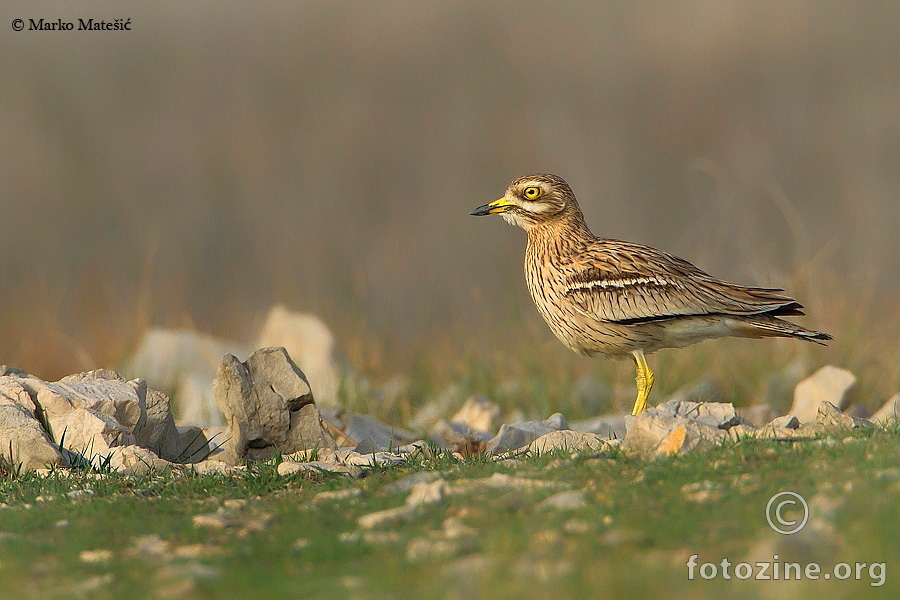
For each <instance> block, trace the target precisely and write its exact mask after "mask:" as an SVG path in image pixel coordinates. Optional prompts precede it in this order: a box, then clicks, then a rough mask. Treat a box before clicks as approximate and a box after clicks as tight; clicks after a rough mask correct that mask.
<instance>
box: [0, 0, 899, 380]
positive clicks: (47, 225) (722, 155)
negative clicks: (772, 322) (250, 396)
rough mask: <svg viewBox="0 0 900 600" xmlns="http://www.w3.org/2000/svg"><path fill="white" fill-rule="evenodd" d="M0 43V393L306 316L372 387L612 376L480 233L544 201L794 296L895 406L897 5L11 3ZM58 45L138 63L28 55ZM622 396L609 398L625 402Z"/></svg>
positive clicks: (507, 247) (63, 53) (492, 235)
mask: <svg viewBox="0 0 900 600" xmlns="http://www.w3.org/2000/svg"><path fill="white" fill-rule="evenodd" d="M0 16H2V20H0V56H2V60H0V130H2V134H0V181H2V182H3V185H2V188H0V363H7V364H13V365H17V366H19V367H22V368H25V369H26V370H28V371H30V372H32V373H35V374H37V375H39V376H43V377H46V378H55V377H59V376H62V375H64V374H67V373H70V372H73V371H77V370H80V369H82V368H85V367H95V366H116V365H117V364H119V363H120V361H121V360H122V359H123V358H124V357H125V356H126V355H127V354H128V353H129V352H130V351H131V349H132V348H133V347H134V345H135V344H136V342H137V341H138V339H139V337H140V335H141V333H142V332H143V330H144V329H145V327H146V326H147V325H150V324H152V325H167V326H190V327H195V328H197V329H199V330H202V331H209V332H213V333H215V334H218V335H222V336H225V337H230V338H234V339H238V340H249V339H250V338H251V337H252V334H253V332H254V331H255V329H256V327H258V325H259V323H260V320H261V318H262V316H263V315H264V313H265V311H266V309H267V308H268V307H269V306H270V305H271V304H272V303H275V302H282V303H285V304H287V305H288V306H290V307H291V308H294V309H298V310H306V311H312V312H316V313H318V314H319V315H321V316H322V317H323V318H324V319H325V320H326V321H327V322H328V324H329V325H330V326H331V327H332V328H333V329H334V331H335V332H336V334H337V336H338V340H339V345H340V347H341V348H342V350H343V352H344V353H345V354H346V355H347V357H348V358H349V360H350V362H351V363H352V364H353V365H354V366H355V367H356V368H357V369H359V370H360V371H362V372H364V373H367V374H370V375H372V376H373V377H375V378H387V377H389V376H390V375H391V374H393V373H397V372H401V373H415V372H420V373H421V372H427V373H429V374H430V375H429V377H436V378H437V379H439V380H440V379H441V377H444V378H445V379H452V377H453V376H454V373H460V372H464V371H465V369H466V368H467V365H470V364H472V361H475V362H477V361H479V360H483V361H485V364H495V365H498V368H508V369H510V370H511V371H512V372H514V371H515V369H516V367H514V366H511V365H517V364H519V365H521V364H526V365H527V364H539V363H541V364H550V365H554V366H553V368H554V369H556V367H559V369H558V372H559V373H562V374H563V375H562V376H563V377H567V376H568V375H569V374H572V373H575V374H577V373H584V372H588V371H590V370H591V369H605V368H609V369H619V367H605V366H596V365H597V363H594V365H592V363H590V362H589V361H586V360H584V359H580V358H577V357H575V356H574V355H572V356H570V355H569V353H568V350H565V349H564V348H563V347H562V346H561V345H559V344H558V343H557V342H556V341H555V340H553V339H552V336H551V334H550V333H549V331H547V330H546V329H545V328H544V325H543V324H542V323H541V322H540V320H539V317H538V315H537V313H536V311H535V310H534V308H533V306H532V305H531V301H530V299H529V298H528V296H527V293H526V291H525V286H524V281H523V278H522V267H521V262H522V255H523V248H524V235H523V234H522V232H521V231H518V230H514V229H513V228H510V227H508V226H507V225H505V224H504V223H502V222H500V220H499V219H474V218H471V217H469V216H468V212H469V210H470V209H471V208H473V207H475V206H476V205H479V204H482V203H484V202H486V201H490V200H493V199H494V198H496V197H498V196H499V195H501V194H502V192H503V190H504V188H505V186H506V184H507V183H508V182H509V181H510V180H511V179H513V178H515V177H517V176H520V175H523V174H525V173H529V172H534V171H548V172H554V173H557V174H559V175H562V176H563V177H565V178H567V179H568V181H569V182H570V183H571V184H572V186H573V188H574V189H575V191H576V194H578V196H579V199H580V201H581V204H582V206H583V208H584V211H585V213H586V216H587V219H588V222H589V223H590V225H591V226H592V228H593V230H594V232H595V233H597V234H599V235H604V236H608V237H619V238H627V239H632V240H636V241H640V242H644V243H648V244H651V245H655V246H657V247H660V248H664V249H666V250H669V251H671V252H674V253H676V254H679V255H681V256H683V257H685V258H688V259H689V260H692V261H693V262H695V263H697V264H698V265H699V266H701V267H702V268H704V269H706V270H708V271H711V272H712V273H714V274H716V275H719V276H722V277H726V278H731V279H735V280H740V281H742V282H746V283H757V284H761V285H776V286H783V287H786V288H788V289H789V290H790V291H791V292H792V293H793V294H795V295H796V296H797V297H798V298H799V299H800V300H801V302H803V303H804V304H806V305H807V307H808V308H809V312H810V314H811V317H810V318H808V319H806V320H805V321H804V323H805V324H807V325H810V326H817V327H819V328H823V329H825V330H828V331H831V332H832V333H834V334H835V335H836V337H837V338H838V339H837V341H836V343H835V344H833V345H832V346H831V347H830V348H829V349H828V350H821V351H819V350H815V352H814V353H813V354H812V356H813V357H814V358H813V360H814V362H816V363H822V362H826V361H832V362H836V363H838V364H844V365H845V366H849V367H851V368H854V369H855V370H857V372H858V373H861V374H862V376H863V377H864V378H866V381H867V382H868V383H867V385H868V387H869V388H871V389H872V390H876V391H877V393H879V394H881V395H887V394H888V393H891V392H893V391H896V390H897V389H900V373H898V368H897V364H898V363H900V350H898V349H900V344H898V343H897V337H898V334H900V327H898V325H897V323H898V317H900V309H898V307H897V298H898V296H897V293H898V277H897V275H898V267H897V259H896V256H897V254H898V251H900V238H898V225H900V202H898V201H897V196H898V190H900V3H896V2H859V3H837V2H746V3H733V2H719V1H717V0H710V1H691V2H678V3H659V2H607V3H596V2H584V3H567V4H564V5H560V4H558V3H530V2H515V3H507V2H503V3H501V2H487V3H485V2H418V1H413V2H377V3H376V2H371V3H369V2H326V1H321V2H282V3H250V2H225V1H216V2H189V3H183V2H155V3H120V4H118V5H112V4H108V3H96V4H90V3H81V2H65V3H55V2H54V3H50V2H38V3H34V2H6V3H4V6H3V7H2V8H0ZM41 17H43V18H45V19H48V20H55V19H56V18H62V19H63V20H75V19H77V18H78V17H83V18H88V17H93V18H95V19H99V18H105V19H114V18H130V19H131V22H132V28H133V31H131V32H78V31H73V32H34V31H27V30H26V31H23V32H18V33H17V32H14V31H12V29H11V28H10V26H9V23H10V22H11V20H12V19H13V18H23V19H26V23H27V19H28V18H35V19H37V18H41ZM76 24H77V21H76ZM725 344H726V346H716V348H720V349H721V348H725V349H738V350H739V354H737V356H738V357H746V356H749V355H751V354H754V353H755V354H767V353H771V354H776V355H778V356H779V357H780V358H779V359H778V360H779V361H781V363H785V362H787V361H788V360H789V359H790V358H791V356H792V355H793V353H795V352H799V351H801V350H798V349H797V346H800V344H796V343H791V342H786V343H785V344H780V343H779V342H766V343H759V342H746V341H740V342H735V343H733V344H731V345H727V344H728V343H725ZM715 351H716V350H715V349H712V350H701V351H687V353H682V354H683V355H684V356H686V357H687V358H684V359H683V360H685V361H691V360H693V361H696V360H699V359H701V358H702V359H703V360H706V358H707V357H709V356H710V352H715ZM802 351H803V352H808V351H810V350H808V349H806V348H804V349H803V350H802ZM779 353H780V354H779ZM663 354H665V353H663ZM660 360H663V361H665V360H669V361H670V363H671V361H672V360H675V359H667V358H665V356H664V355H663V358H661V359H660ZM679 360H682V359H679ZM599 362H600V361H598V363H599ZM776 362H777V361H776ZM629 369H630V365H625V366H624V367H623V368H621V370H618V371H610V372H611V373H614V374H615V377H616V380H617V381H619V382H621V383H622V385H625V386H629V385H630V384H631V382H630V377H631V375H630V374H629ZM698 370H699V369H698ZM733 373H736V375H735V377H739V370H738V369H735V370H734V371H733ZM629 393H631V392H629Z"/></svg>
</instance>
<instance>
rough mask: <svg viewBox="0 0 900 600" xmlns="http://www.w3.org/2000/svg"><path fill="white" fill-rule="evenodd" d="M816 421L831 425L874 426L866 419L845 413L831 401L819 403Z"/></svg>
mask: <svg viewBox="0 0 900 600" xmlns="http://www.w3.org/2000/svg"><path fill="white" fill-rule="evenodd" d="M816 422H817V423H822V424H824V425H825V426H831V427H853V428H856V427H872V426H873V423H872V422H871V421H868V420H866V419H860V418H859V417H854V416H851V415H845V414H844V413H842V412H841V411H839V410H838V409H837V407H836V406H835V405H834V404H832V403H831V402H822V403H821V404H819V412H818V414H817V415H816Z"/></svg>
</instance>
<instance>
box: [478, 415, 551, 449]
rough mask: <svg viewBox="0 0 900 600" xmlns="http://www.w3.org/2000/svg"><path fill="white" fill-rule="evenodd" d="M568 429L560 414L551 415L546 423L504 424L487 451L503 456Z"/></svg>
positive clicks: (489, 442) (487, 446) (490, 442)
mask: <svg viewBox="0 0 900 600" xmlns="http://www.w3.org/2000/svg"><path fill="white" fill-rule="evenodd" d="M568 428H569V425H568V423H566V420H565V418H564V417H563V416H562V415H561V414H559V413H554V414H552V415H550V417H549V418H548V419H547V420H545V421H524V422H522V423H515V424H514V425H508V424H503V425H501V426H500V431H499V432H498V433H497V435H495V436H494V437H493V438H492V439H491V440H490V441H488V443H487V445H486V446H485V449H486V450H487V451H488V452H489V453H490V454H502V453H503V452H507V451H509V450H517V449H519V448H523V447H525V446H527V445H528V444H530V443H531V442H533V441H534V440H536V439H538V438H539V437H541V436H542V435H546V434H548V433H550V432H551V431H559V430H560V429H568Z"/></svg>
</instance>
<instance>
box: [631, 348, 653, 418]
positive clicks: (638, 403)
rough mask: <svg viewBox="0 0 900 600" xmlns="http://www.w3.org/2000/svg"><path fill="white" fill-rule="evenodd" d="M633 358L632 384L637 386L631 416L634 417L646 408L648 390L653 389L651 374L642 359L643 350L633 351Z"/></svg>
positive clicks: (644, 359)
mask: <svg viewBox="0 0 900 600" xmlns="http://www.w3.org/2000/svg"><path fill="white" fill-rule="evenodd" d="M631 354H632V356H634V365H635V372H636V374H635V377H634V382H635V383H636V384H637V398H635V400H634V408H632V409H631V414H632V415H636V414H638V413H639V412H641V411H642V410H644V409H645V408H647V396H649V395H650V389H651V388H652V387H653V372H652V371H651V370H650V366H649V365H648V364H647V359H646V358H644V351H643V350H635V351H634V352H632V353H631Z"/></svg>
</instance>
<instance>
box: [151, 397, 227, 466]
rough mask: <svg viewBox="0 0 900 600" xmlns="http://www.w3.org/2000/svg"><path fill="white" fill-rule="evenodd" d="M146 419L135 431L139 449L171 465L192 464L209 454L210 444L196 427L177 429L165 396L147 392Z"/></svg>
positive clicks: (180, 427) (179, 427)
mask: <svg viewBox="0 0 900 600" xmlns="http://www.w3.org/2000/svg"><path fill="white" fill-rule="evenodd" d="M145 404H146V416H145V418H143V419H141V420H140V421H139V422H138V425H137V426H136V427H135V432H134V437H135V442H136V444H137V445H138V446H141V447H143V448H147V449H148V450H151V451H153V453H154V454H156V455H157V456H159V457H160V458H162V459H164V460H167V461H169V462H177V463H190V462H197V461H198V460H202V459H203V458H205V457H206V455H207V454H209V448H208V444H209V442H208V440H207V439H206V436H205V435H204V434H203V430H202V429H200V428H199V427H197V426H193V425H185V426H178V425H176V424H175V419H174V418H173V417H172V412H171V410H170V408H169V398H168V397H167V396H166V395H165V394H163V393H162V392H158V391H156V390H152V389H146V402H145Z"/></svg>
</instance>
